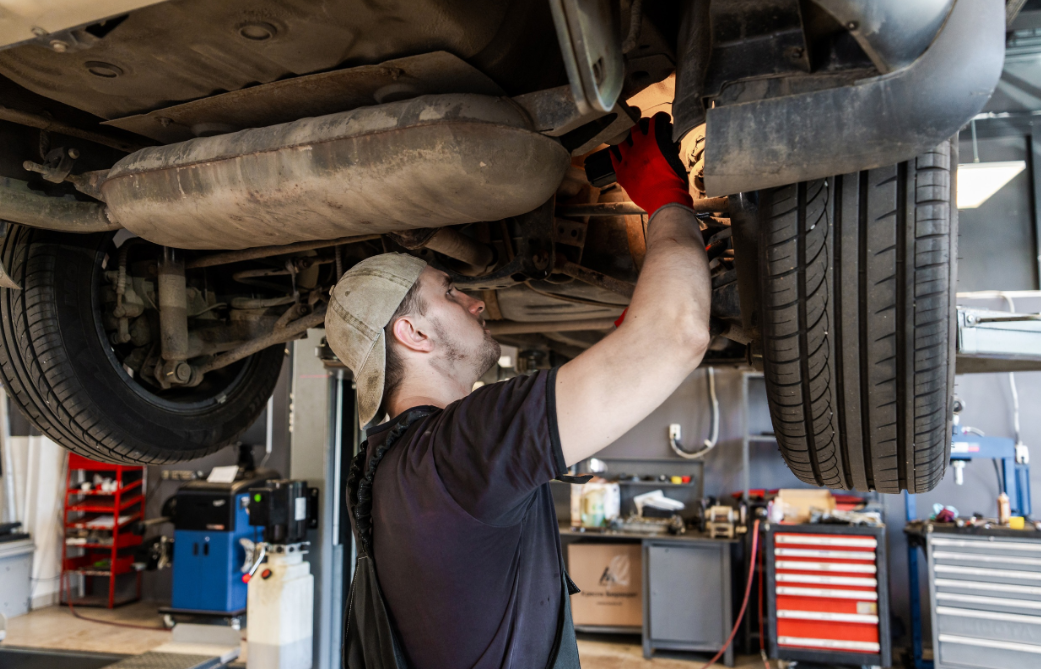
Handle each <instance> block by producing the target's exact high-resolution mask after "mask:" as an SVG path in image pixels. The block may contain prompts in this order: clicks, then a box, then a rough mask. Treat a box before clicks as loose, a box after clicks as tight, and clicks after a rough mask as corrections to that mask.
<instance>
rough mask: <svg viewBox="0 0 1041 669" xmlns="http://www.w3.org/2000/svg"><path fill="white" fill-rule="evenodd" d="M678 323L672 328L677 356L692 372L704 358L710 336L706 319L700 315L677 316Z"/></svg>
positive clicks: (710, 340)
mask: <svg viewBox="0 0 1041 669" xmlns="http://www.w3.org/2000/svg"><path fill="white" fill-rule="evenodd" d="M677 316H678V322H677V323H676V326H675V328H674V330H673V331H674V332H675V334H676V336H675V337H674V339H673V341H674V345H675V346H676V347H677V348H678V349H679V350H678V354H679V357H680V359H681V360H683V361H684V362H685V363H686V366H687V367H689V368H690V369H691V370H693V369H694V368H695V367H697V366H698V365H700V364H701V359H702V358H704V357H705V352H706V351H708V347H709V344H710V343H711V342H712V335H711V334H709V326H708V318H707V317H705V316H704V315H701V314H682V315H679V314H678V315H677Z"/></svg>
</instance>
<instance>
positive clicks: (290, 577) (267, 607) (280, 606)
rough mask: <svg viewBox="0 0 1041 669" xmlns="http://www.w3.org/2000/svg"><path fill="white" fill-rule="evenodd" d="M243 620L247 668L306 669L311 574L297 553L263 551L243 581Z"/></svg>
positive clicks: (310, 643) (311, 630)
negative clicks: (246, 585) (262, 559)
mask: <svg viewBox="0 0 1041 669" xmlns="http://www.w3.org/2000/svg"><path fill="white" fill-rule="evenodd" d="M266 570H271V573H270V575H268V576H267V578H265V577H264V575H265V572H266ZM246 617H247V620H248V623H247V625H248V628H247V632H246V639H247V641H248V642H249V652H248V654H247V659H246V667H247V669H311V665H312V663H313V661H314V648H313V636H314V576H312V575H311V565H310V564H308V563H307V562H304V555H303V553H302V552H300V551H299V550H297V551H295V552H292V553H268V558H267V562H266V563H265V564H262V565H260V568H259V569H257V572H256V574H254V575H253V578H251V579H250V581H249V591H248V594H247V599H246Z"/></svg>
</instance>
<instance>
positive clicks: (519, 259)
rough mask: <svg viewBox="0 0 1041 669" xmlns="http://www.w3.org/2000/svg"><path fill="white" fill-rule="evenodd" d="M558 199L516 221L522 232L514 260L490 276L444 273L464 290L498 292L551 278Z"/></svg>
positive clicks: (554, 256)
mask: <svg viewBox="0 0 1041 669" xmlns="http://www.w3.org/2000/svg"><path fill="white" fill-rule="evenodd" d="M554 202H555V200H554V199H552V198H551V199H549V200H547V201H546V202H545V203H544V204H543V205H542V206H541V207H539V208H538V209H536V210H534V211H530V212H528V213H527V214H524V215H522V216H517V217H515V218H513V219H508V220H509V221H512V223H513V225H515V226H516V227H517V228H519V229H520V235H519V242H518V243H517V248H516V249H515V250H514V254H513V258H511V259H510V260H509V262H507V263H506V264H505V265H503V266H501V267H499V268H498V269H497V270H495V271H494V272H492V273H490V274H486V275H484V276H478V277H469V276H463V275H462V274H458V273H456V272H453V271H452V270H451V268H447V267H441V266H437V265H436V263H434V264H435V266H437V267H438V269H442V270H444V271H445V272H446V273H447V274H448V276H449V277H450V278H451V279H452V282H453V283H454V284H455V285H456V287H458V288H459V289H460V290H466V291H474V290H497V289H499V288H509V287H510V286H515V285H517V284H519V283H524V282H525V281H532V280H534V281H538V280H540V279H544V278H546V277H547V276H549V274H550V272H551V271H552V270H553V264H554V262H555V258H556V255H555V254H556V249H555V245H554V243H553V225H554V218H553V207H554Z"/></svg>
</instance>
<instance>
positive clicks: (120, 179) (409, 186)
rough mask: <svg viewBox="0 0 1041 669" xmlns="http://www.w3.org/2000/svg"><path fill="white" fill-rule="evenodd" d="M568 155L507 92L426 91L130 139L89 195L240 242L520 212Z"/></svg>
mask: <svg viewBox="0 0 1041 669" xmlns="http://www.w3.org/2000/svg"><path fill="white" fill-rule="evenodd" d="M569 164H570V155H569V154H568V152H567V150H566V149H564V147H562V146H561V145H560V143H559V142H558V141H557V140H555V139H552V138H549V137H545V136H543V135H540V134H539V133H537V132H535V131H534V130H532V129H531V121H530V119H529V118H528V116H527V114H526V113H525V112H524V111H523V110H522V109H521V108H520V107H518V106H517V105H516V104H514V103H513V102H512V101H511V100H509V99H506V98H496V97H490V96H483V95H470V94H454V95H430V96H423V97H419V98H414V99H411V100H405V101H401V102H393V103H388V104H384V105H378V106H373V107H364V108H360V109H355V110H352V111H349V112H343V113H339V114H331V115H328V116H321V117H316V118H306V119H302V120H299V121H294V122H291V123H283V124H280V125H275V126H270V127H266V128H255V129H251V130H243V131H241V132H236V133H231V134H227V135H219V136H215V137H202V138H197V139H192V140H188V141H186V142H181V143H178V144H172V145H168V146H162V147H151V148H147V149H143V150H141V151H138V152H137V153H134V154H131V155H129V156H127V157H126V158H124V159H123V160H121V161H120V162H118V163H117V164H116V165H115V166H114V167H113V168H112V171H111V172H110V173H109V175H108V179H107V180H106V181H105V183H104V184H102V186H101V192H102V195H103V197H104V200H105V202H106V203H107V204H108V207H109V209H110V211H111V214H112V216H113V218H115V220H117V221H118V222H119V223H120V224H121V225H123V226H124V227H125V228H127V229H128V230H130V231H131V232H134V233H136V234H137V235H139V236H141V237H143V238H144V239H147V240H149V241H152V242H155V243H157V244H162V245H165V246H174V247H179V248H188V249H242V248H250V247H254V246H266V245H275V244H287V243H292V242H298V241H308V240H319V239H335V238H338V237H343V236H349V235H354V234H380V233H384V232H391V231H397V230H406V229H412V228H435V227H442V226H445V225H452V224H458V223H472V222H477V221H489V220H500V219H502V218H506V217H509V216H516V215H520V214H523V213H526V212H528V211H531V210H533V209H535V208H537V207H538V206H539V205H541V204H542V203H543V202H545V201H546V200H547V199H549V198H550V197H552V195H553V193H554V192H555V191H556V189H557V187H558V186H559V184H560V182H561V180H562V179H563V176H564V172H565V171H566V170H567V168H568V165H569Z"/></svg>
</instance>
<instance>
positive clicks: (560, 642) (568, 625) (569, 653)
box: [546, 538, 582, 669]
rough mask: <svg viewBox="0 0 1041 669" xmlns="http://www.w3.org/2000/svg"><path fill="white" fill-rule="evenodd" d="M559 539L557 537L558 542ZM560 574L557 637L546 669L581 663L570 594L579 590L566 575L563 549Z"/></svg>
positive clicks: (563, 668) (578, 668) (570, 667)
mask: <svg viewBox="0 0 1041 669" xmlns="http://www.w3.org/2000/svg"><path fill="white" fill-rule="evenodd" d="M559 541H560V539H559V538H558V539H557V542H558V543H559ZM560 574H561V581H562V583H561V590H562V594H561V598H562V601H561V603H560V623H559V624H558V627H557V638H556V641H555V642H554V644H553V653H552V655H550V661H549V664H547V665H546V667H547V669H581V667H582V664H581V662H579V659H578V639H577V637H576V636H575V622H574V620H572V619H571V595H577V594H578V593H579V592H581V590H579V589H578V586H577V585H575V582H574V581H572V580H571V577H570V576H568V573H567V567H566V566H565V565H564V550H563V547H561V550H560Z"/></svg>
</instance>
